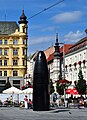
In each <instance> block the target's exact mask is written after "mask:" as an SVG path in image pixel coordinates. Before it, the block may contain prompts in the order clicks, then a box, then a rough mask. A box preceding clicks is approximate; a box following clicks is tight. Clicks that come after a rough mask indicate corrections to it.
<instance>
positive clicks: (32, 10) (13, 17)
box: [0, 0, 87, 55]
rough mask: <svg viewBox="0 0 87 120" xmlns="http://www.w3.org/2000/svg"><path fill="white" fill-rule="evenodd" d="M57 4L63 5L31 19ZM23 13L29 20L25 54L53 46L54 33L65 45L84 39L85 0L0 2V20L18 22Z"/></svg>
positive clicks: (86, 27)
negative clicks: (26, 51)
mask: <svg viewBox="0 0 87 120" xmlns="http://www.w3.org/2000/svg"><path fill="white" fill-rule="evenodd" d="M60 1H63V2H61V3H60V4H57V5H55V6H53V7H51V8H50V9H48V10H46V11H44V12H42V13H41V14H38V15H37V16H34V17H32V18H31V16H33V15H35V14H37V13H38V12H41V11H43V10H44V9H46V8H48V7H50V6H52V5H54V4H55V3H58V2H60ZM22 10H24V12H25V15H26V16H27V20H28V55H30V54H33V53H34V52H36V51H37V50H46V49H47V48H49V47H50V46H52V45H54V44H55V40H56V33H58V39H59V42H60V43H61V42H62V43H64V44H74V43H75V42H77V41H79V40H80V39H81V38H83V37H86V33H85V29H87V0H0V21H16V22H17V23H18V21H19V18H20V16H21V14H22ZM60 46H61V44H60Z"/></svg>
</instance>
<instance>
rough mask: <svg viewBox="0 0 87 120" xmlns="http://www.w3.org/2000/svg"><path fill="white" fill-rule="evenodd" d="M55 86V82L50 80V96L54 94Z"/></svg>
mask: <svg viewBox="0 0 87 120" xmlns="http://www.w3.org/2000/svg"><path fill="white" fill-rule="evenodd" d="M54 91H55V90H54V86H53V82H52V79H50V94H52V93H54Z"/></svg>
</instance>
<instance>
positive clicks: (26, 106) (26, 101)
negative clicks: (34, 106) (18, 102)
mask: <svg viewBox="0 0 87 120" xmlns="http://www.w3.org/2000/svg"><path fill="white" fill-rule="evenodd" d="M24 103H25V108H26V109H27V108H28V98H27V95H25V98H24Z"/></svg>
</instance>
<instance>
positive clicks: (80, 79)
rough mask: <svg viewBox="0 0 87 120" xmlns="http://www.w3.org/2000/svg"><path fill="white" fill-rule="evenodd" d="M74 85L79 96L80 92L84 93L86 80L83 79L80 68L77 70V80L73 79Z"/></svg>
mask: <svg viewBox="0 0 87 120" xmlns="http://www.w3.org/2000/svg"><path fill="white" fill-rule="evenodd" d="M75 86H76V88H77V91H78V92H79V94H80V95H81V96H82V94H85V93H86V80H84V79H83V74H82V70H81V69H80V70H79V73H78V81H75Z"/></svg>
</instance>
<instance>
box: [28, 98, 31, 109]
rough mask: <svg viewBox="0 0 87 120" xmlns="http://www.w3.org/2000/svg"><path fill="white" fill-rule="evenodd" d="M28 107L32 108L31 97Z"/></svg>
mask: <svg viewBox="0 0 87 120" xmlns="http://www.w3.org/2000/svg"><path fill="white" fill-rule="evenodd" d="M28 108H29V109H30V108H32V101H31V99H29V102H28Z"/></svg>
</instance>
